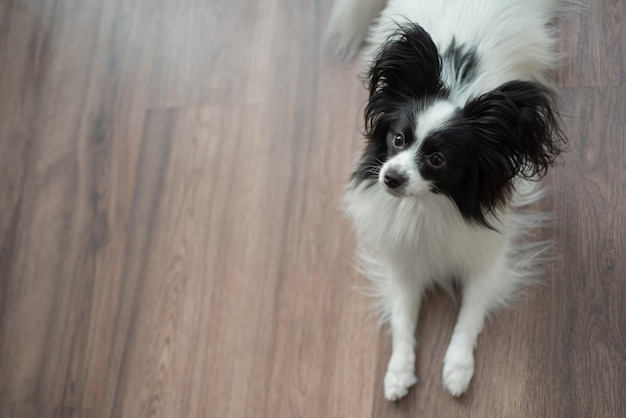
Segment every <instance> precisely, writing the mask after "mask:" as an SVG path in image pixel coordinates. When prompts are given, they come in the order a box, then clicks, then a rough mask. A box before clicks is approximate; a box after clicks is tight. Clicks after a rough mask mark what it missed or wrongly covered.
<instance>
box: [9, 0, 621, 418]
mask: <svg viewBox="0 0 626 418" xmlns="http://www.w3.org/2000/svg"><path fill="white" fill-rule="evenodd" d="M330 4H331V0H323V1H320V2H308V3H307V4H299V3H298V2H289V1H287V0H270V1H267V2H254V1H251V0H236V1H225V0H214V1H209V2H207V1H205V0H180V1H173V0H158V1H143V0H142V1H131V0H112V1H106V2H105V1H101V0H89V1H75V0H52V1H43V0H6V1H3V2H0V114H2V123H0V193H1V194H2V199H0V416H3V417H4V416H7V417H17V418H21V417H25V418H27V417H33V418H34V417H66V416H67V417H97V418H99V417H102V418H105V417H116V418H117V417H133V418H136V417H144V416H145V417H147V416H161V417H183V416H184V417H207V416H219V417H248V416H266V417H283V416H284V417H292V416H308V417H366V416H372V417H397V416H415V415H418V416H450V417H454V416H459V417H461V416H462V417H468V416H475V417H484V416H511V417H515V416H519V417H528V416H545V417H561V416H607V417H619V416H624V415H626V400H624V398H623V397H622V394H621V388H623V387H624V386H626V350H625V349H624V348H623V347H624V346H626V335H625V333H624V329H625V327H624V324H625V323H626V309H624V306H623V301H624V300H625V299H626V281H625V280H624V279H625V277H624V272H625V271H626V261H625V260H624V258H623V257H621V254H623V253H624V250H625V248H624V247H625V245H626V234H625V233H624V231H626V221H625V218H626V215H625V211H624V209H623V208H624V202H625V201H626V192H624V187H623V184H624V181H625V180H626V178H625V176H624V173H623V172H624V167H625V166H626V149H625V146H624V140H625V139H626V132H625V130H626V79H625V76H624V74H625V71H626V69H625V68H624V62H625V57H626V51H625V49H626V47H625V46H624V43H623V42H621V40H622V39H623V38H624V26H623V25H622V22H623V20H624V19H623V17H624V16H625V13H626V7H624V4H623V2H619V1H611V0H598V1H597V2H596V4H595V5H594V6H593V7H592V8H590V10H589V11H587V12H585V13H581V14H574V15H572V16H570V17H569V18H567V19H562V20H560V21H559V22H557V25H558V28H559V29H560V33H561V36H562V38H561V40H560V41H559V52H563V53H565V54H566V55H567V57H566V58H564V60H563V66H562V67H561V68H560V69H559V70H558V71H556V72H555V82H556V84H557V87H558V89H559V92H560V94H561V97H562V104H563V113H564V120H565V125H566V130H567V134H568V136H569V138H570V142H571V145H572V150H571V151H570V152H569V153H567V154H566V155H565V156H564V158H563V162H562V163H561V164H560V165H559V166H558V167H556V168H555V169H554V170H553V171H552V172H551V173H550V175H549V176H548V178H547V179H546V180H545V182H546V185H547V186H549V187H550V188H551V189H552V193H551V194H550V195H549V197H548V198H547V199H546V200H544V201H543V202H542V203H541V205H540V206H538V209H541V210H547V211H551V212H553V213H555V219H554V222H553V225H552V227H551V228H546V229H545V230H541V231H539V232H538V236H539V238H542V239H551V240H554V241H555V243H556V247H555V260H554V261H553V262H552V263H550V264H549V265H548V266H547V268H546V272H545V274H544V275H543V277H542V282H543V284H542V285H538V286H534V287H531V288H529V289H527V290H526V292H525V295H524V296H522V297H521V298H520V300H519V301H518V302H517V303H516V304H515V305H514V306H513V307H512V309H508V310H505V311H503V312H502V313H501V314H499V315H497V316H495V317H494V318H492V319H491V320H490V321H489V323H488V326H487V327H486V329H485V332H484V333H483V335H482V336H481V337H480V339H479V343H478V348H477V356H476V377H475V379H474V381H473V383H472V385H471V387H470V389H469V391H468V393H467V394H466V395H465V396H463V397H462V398H460V399H452V398H450V396H449V395H448V394H447V393H446V392H445V390H444V389H443V387H442V385H441V363H442V359H443V354H444V350H445V347H446V344H447V342H448V339H449V338H450V334H451V331H452V327H453V324H454V320H455V316H456V313H457V310H458V305H457V304H456V303H455V302H454V301H452V300H451V299H450V298H448V297H447V296H446V295H444V294H441V293H434V294H433V295H431V296H430V297H429V298H428V299H427V300H426V301H425V303H424V306H423V308H422V313H421V317H420V321H419V326H418V332H417V337H418V341H420V348H419V350H418V356H417V371H418V375H419V377H420V380H421V381H420V383H419V384H418V385H417V386H416V388H415V389H413V390H412V391H411V392H410V393H409V395H408V396H407V398H406V399H404V400H402V401H400V402H397V403H389V402H387V401H385V400H384V398H383V396H382V379H383V376H384V371H385V366H386V361H387V359H388V356H389V351H390V347H389V341H388V334H387V331H386V329H384V328H383V329H380V330H379V329H378V328H377V319H376V316H375V314H374V313H373V312H372V311H371V307H372V301H371V300H370V299H368V298H367V297H366V296H364V295H363V294H361V292H360V291H359V289H362V288H364V287H366V286H367V283H366V281H365V279H363V278H362V277H361V276H360V275H359V274H358V272H357V271H356V270H355V269H354V268H353V264H354V261H355V260H354V256H353V252H354V246H355V241H354V238H353V235H352V231H351V228H350V225H349V223H348V221H347V219H346V218H345V217H344V216H343V215H342V211H341V205H342V203H341V199H342V195H343V192H344V187H345V182H346V179H347V178H348V176H349V173H350V166H351V162H352V159H353V156H354V154H355V152H357V150H358V149H360V147H361V144H362V139H361V136H360V133H359V129H360V128H362V122H361V116H360V113H361V112H362V109H363V103H364V100H365V91H364V89H363V87H362V84H361V82H360V81H359V79H358V73H359V71H360V68H359V64H358V63H356V62H354V63H350V64H345V65H335V64H331V63H330V62H329V60H328V59H327V58H326V57H325V56H324V54H323V51H322V45H321V37H322V29H323V27H324V25H325V22H326V20H327V18H328V13H329V10H330Z"/></svg>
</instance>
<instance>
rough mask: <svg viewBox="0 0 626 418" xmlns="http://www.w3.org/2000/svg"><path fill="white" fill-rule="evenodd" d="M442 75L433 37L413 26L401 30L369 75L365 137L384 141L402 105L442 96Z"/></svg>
mask: <svg viewBox="0 0 626 418" xmlns="http://www.w3.org/2000/svg"><path fill="white" fill-rule="evenodd" d="M440 74H441V60H440V58H439V55H438V52H437V47H436V46H435V44H434V42H433V40H432V39H431V37H430V35H429V34H428V33H427V32H426V31H425V30H424V29H423V28H422V27H421V26H419V25H417V24H414V23H407V24H403V25H401V26H399V27H398V30H397V31H396V32H394V33H393V34H392V35H391V36H390V37H389V38H388V40H387V41H386V42H384V43H383V46H382V47H381V48H380V49H379V50H378V52H377V53H376V54H375V57H374V60H373V61H372V65H371V67H370V70H369V73H368V77H367V80H366V83H367V88H368V90H369V100H368V103H367V107H366V108H365V135H366V137H367V138H368V139H370V140H375V139H376V138H379V137H380V136H381V135H382V136H383V137H384V136H385V135H386V134H387V129H388V128H389V126H388V122H389V121H388V119H389V117H390V115H391V114H392V113H393V112H394V111H395V110H396V109H397V108H398V106H399V105H401V104H404V103H406V102H408V101H410V100H413V99H420V98H424V97H427V96H434V95H436V94H438V93H439V92H441V91H442V90H443V83H442V82H441V80H440Z"/></svg>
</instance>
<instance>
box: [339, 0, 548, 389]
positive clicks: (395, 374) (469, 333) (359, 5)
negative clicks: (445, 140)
mask: <svg viewBox="0 0 626 418" xmlns="http://www.w3.org/2000/svg"><path fill="white" fill-rule="evenodd" d="M380 4H381V2H380V0H364V1H358V0H339V1H338V3H337V6H336V7H337V8H336V9H335V10H334V11H333V14H332V16H333V18H332V19H331V22H330V25H329V29H328V33H329V36H328V39H338V40H339V41H338V42H337V43H336V44H335V50H337V51H339V52H340V54H341V55H344V56H349V55H351V54H352V53H353V52H354V50H356V48H357V47H358V46H359V44H360V42H361V38H360V37H361V35H362V33H363V32H364V31H363V27H367V25H368V24H369V20H368V19H369V18H371V17H372V15H373V14H375V12H376V11H377V10H380ZM556 4H557V2H556V1H555V0H552V1H549V0H548V1H546V0H446V1H444V0H389V2H388V4H387V5H386V7H385V8H384V9H383V10H382V12H381V14H380V16H379V17H378V18H377V19H376V20H375V21H374V23H373V25H372V26H371V29H370V32H369V35H368V38H367V39H368V41H369V44H370V46H369V47H368V48H367V49H366V51H365V60H366V62H368V61H369V60H370V59H371V57H372V53H373V51H374V50H376V49H377V48H378V47H379V46H380V45H381V43H383V42H384V41H385V40H386V39H387V38H388V36H389V35H390V34H391V33H392V32H393V30H395V29H396V28H397V26H396V22H400V23H401V22H403V21H411V22H417V23H418V24H420V25H421V26H422V27H423V28H424V29H425V30H426V31H427V32H428V33H429V34H430V35H431V37H432V38H433V40H434V42H435V44H436V46H437V47H438V49H439V51H445V50H446V49H447V47H448V46H449V45H450V43H451V42H452V39H453V37H454V38H455V39H456V42H457V44H463V43H467V44H469V45H472V46H476V47H477V48H478V54H479V56H480V58H481V60H480V63H479V67H478V69H477V72H478V76H477V77H476V78H475V79H474V81H472V83H471V84H469V85H468V86H465V87H459V86H458V83H457V80H454V79H453V76H452V75H451V74H452V72H451V71H449V69H446V68H445V66H444V68H443V79H444V82H445V83H446V84H447V85H448V86H449V87H450V90H451V91H452V94H451V97H450V101H451V102H452V105H450V103H449V102H447V104H446V103H442V104H441V105H440V106H434V107H433V108H432V110H431V111H430V113H426V114H424V115H423V116H422V118H423V119H424V120H422V121H420V122H421V123H418V127H421V126H423V127H424V128H423V129H424V132H418V133H417V135H416V136H417V138H416V142H419V141H420V136H424V135H426V134H427V132H426V131H428V130H429V129H430V128H431V127H436V126H437V123H438V121H440V120H445V119H446V115H447V114H448V113H449V109H453V108H455V107H456V106H462V105H463V104H464V103H465V102H466V101H467V99H468V98H469V97H471V96H476V95H478V94H481V93H483V92H486V91H489V90H491V89H494V88H496V87H497V86H499V85H501V84H502V83H504V82H507V81H510V80H534V81H540V82H544V83H545V82H546V81H547V80H546V77H545V74H546V71H547V70H549V69H550V68H551V67H552V66H553V65H554V64H555V60H554V59H553V57H554V56H555V55H554V54H553V52H552V49H553V43H554V40H553V37H552V33H551V30H550V29H549V28H548V23H549V20H550V19H551V18H552V17H553V13H554V11H555V8H556ZM347 11H350V13H348V12H347ZM358 11H360V12H358ZM356 12H358V13H356ZM351 13H352V14H351ZM354 13H356V14H354ZM455 86H456V88H455ZM420 129H422V128H420ZM415 146H417V145H414V147H415ZM405 153H406V154H407V155H412V154H414V150H413V149H412V148H411V149H409V150H408V151H406V152H403V153H400V154H398V155H397V156H395V157H394V158H392V159H390V160H389V161H388V162H387V164H385V165H384V166H383V168H382V170H381V179H382V178H383V177H384V172H385V170H387V169H388V167H390V166H393V167H394V168H397V167H401V168H403V169H410V164H409V163H408V162H406V161H404V160H403V158H404V159H405V160H406V158H405V156H404V154H405ZM403 161H404V162H403ZM407 167H408V168H407ZM418 177H419V176H418ZM412 178H413V177H412ZM414 180H415V181H416V182H417V183H415V184H413V185H411V184H409V186H408V187H407V189H408V190H409V192H407V195H408V196H406V197H403V198H397V197H394V196H391V195H390V194H389V193H387V192H386V191H385V189H384V187H383V186H382V185H381V184H380V183H379V184H376V185H374V186H372V187H369V188H367V187H364V184H361V185H356V184H353V185H352V187H351V188H350V190H349V191H348V193H347V196H346V199H345V201H346V207H347V209H346V211H347V213H348V215H349V216H350V218H351V219H352V220H353V223H354V227H355V230H356V233H357V238H358V242H359V254H360V257H361V259H362V261H363V265H364V271H365V273H366V274H367V276H368V277H370V278H371V279H372V281H373V283H374V284H375V286H376V289H377V295H378V296H379V298H380V299H379V300H380V305H381V311H382V317H383V319H384V320H385V321H388V322H389V323H390V326H391V336H392V344H393V349H392V355H391V359H390V361H389V366H388V369H387V374H386V376H385V380H384V387H385V397H386V398H387V399H389V400H397V399H400V398H402V397H403V396H404V395H406V393H407V391H408V389H409V388H410V387H411V386H412V385H413V384H414V383H415V382H417V377H416V375H415V347H416V340H415V327H416V324H417V318H418V314H419V308H420V300H421V298H422V296H423V295H424V293H425V291H426V290H427V289H428V288H430V287H431V286H433V285H439V286H442V287H444V288H446V289H450V288H451V283H452V281H453V280H458V281H459V283H460V284H461V285H462V289H463V293H462V305H461V310H460V313H459V317H458V322H457V324H456V326H455V328H454V332H453V335H452V338H451V340H450V344H449V346H448V349H447V351H446V354H445V357H444V365H443V385H444V386H445V388H446V389H447V390H448V392H449V393H450V394H451V395H453V396H459V395H461V394H463V393H464V392H465V391H466V390H467V388H468V385H469V383H470V381H471V379H472V377H473V375H474V347H475V346H476V340H477V337H478V335H479V334H480V332H481V330H482V328H483V325H484V322H485V319H486V317H487V316H488V314H489V313H490V312H492V311H494V310H495V309H497V308H499V307H502V306H504V305H505V304H506V303H507V302H508V301H509V300H510V299H511V298H512V297H513V296H514V294H515V290H516V289H517V288H518V287H519V286H520V285H521V284H524V283H526V282H528V280H529V279H531V278H532V277H533V273H534V266H535V264H536V258H537V256H539V255H541V252H542V251H543V249H544V247H543V246H542V245H540V244H539V245H537V246H528V245H524V244H522V243H521V238H522V236H523V235H524V233H525V232H526V231H528V230H530V229H531V228H533V227H535V226H537V224H538V222H539V221H540V219H541V217H539V216H532V215H527V214H522V213H520V211H519V210H518V209H519V207H520V206H522V205H526V204H529V203H533V202H535V201H536V200H538V199H539V198H540V197H541V193H540V192H539V191H537V190H536V189H535V188H534V184H530V183H527V182H522V181H518V182H517V187H516V192H515V194H514V196H513V198H512V201H511V202H510V204H509V205H508V206H507V207H506V208H505V209H503V210H502V211H501V212H500V213H498V214H497V217H495V216H493V215H490V216H489V217H488V218H487V220H488V222H489V223H490V224H491V225H493V226H494V227H495V229H497V231H498V232H496V231H494V230H491V229H488V228H486V227H484V226H479V225H476V224H472V223H468V222H466V221H465V220H464V219H463V218H462V216H461V215H460V213H459V211H458V209H457V208H456V206H455V204H454V203H453V202H452V201H451V200H450V199H449V198H447V197H445V196H443V195H440V194H433V193H424V191H425V190H428V188H427V187H425V186H424V181H423V180H422V183H419V178H414ZM412 181H413V180H412Z"/></svg>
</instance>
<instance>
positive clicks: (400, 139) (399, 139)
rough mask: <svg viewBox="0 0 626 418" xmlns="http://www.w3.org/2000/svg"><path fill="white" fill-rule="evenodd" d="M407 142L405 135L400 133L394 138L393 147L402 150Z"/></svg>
mask: <svg viewBox="0 0 626 418" xmlns="http://www.w3.org/2000/svg"><path fill="white" fill-rule="evenodd" d="M404 144H405V141H404V135H403V134H401V133H399V134H396V136H394V137H393V146H394V147H396V148H402V147H404Z"/></svg>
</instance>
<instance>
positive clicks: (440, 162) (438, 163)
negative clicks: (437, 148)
mask: <svg viewBox="0 0 626 418" xmlns="http://www.w3.org/2000/svg"><path fill="white" fill-rule="evenodd" d="M428 163H429V164H430V165H431V166H433V167H435V168H441V167H443V166H445V165H446V157H444V156H443V154H442V153H440V152H435V153H433V154H430V156H429V157H428Z"/></svg>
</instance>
